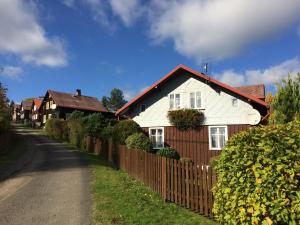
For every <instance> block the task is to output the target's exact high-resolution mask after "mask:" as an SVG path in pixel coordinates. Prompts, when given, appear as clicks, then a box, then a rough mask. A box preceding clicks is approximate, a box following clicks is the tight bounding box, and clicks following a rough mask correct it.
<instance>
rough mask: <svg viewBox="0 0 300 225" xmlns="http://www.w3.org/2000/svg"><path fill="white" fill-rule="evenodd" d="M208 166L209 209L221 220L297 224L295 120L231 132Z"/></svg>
mask: <svg viewBox="0 0 300 225" xmlns="http://www.w3.org/2000/svg"><path fill="white" fill-rule="evenodd" d="M213 166H214V169H215V170H216V172H217V174H218V181H217V184H216V186H215V187H214V188H213V192H214V199H215V200H214V207H213V212H214V214H215V215H216V219H217V220H218V221H219V222H220V223H221V224H269V225H270V224H272V223H273V224H299V223H300V188H299V187H300V186H299V184H300V122H299V121H294V122H290V123H288V124H285V125H272V126H271V125H270V126H265V127H256V128H252V129H249V130H248V131H245V132H242V133H239V134H237V135H235V136H234V137H232V138H231V139H230V140H229V141H228V143H227V145H226V147H225V148H224V149H223V150H222V153H221V155H220V156H219V157H218V158H217V159H215V160H214V161H213Z"/></svg>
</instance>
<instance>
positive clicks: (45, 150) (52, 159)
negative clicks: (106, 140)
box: [0, 129, 92, 225]
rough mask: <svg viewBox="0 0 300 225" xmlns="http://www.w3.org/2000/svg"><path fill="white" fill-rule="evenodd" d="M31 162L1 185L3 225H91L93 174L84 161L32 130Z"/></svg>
mask: <svg viewBox="0 0 300 225" xmlns="http://www.w3.org/2000/svg"><path fill="white" fill-rule="evenodd" d="M19 132H20V133H21V134H22V135H26V140H27V141H29V143H30V148H33V149H34V150H35V154H34V156H33V159H32V161H31V162H30V163H29V164H28V165H26V167H25V168H24V169H23V170H22V171H20V172H18V173H17V174H16V175H15V176H13V177H11V178H9V179H7V180H6V181H4V182H1V183H0V215H1V216H0V225H9V224H14V225H17V224H26V225H35V224H39V225H44V224H55V225H58V224H62V225H76V224H83V225H88V224H90V213H91V204H92V202H91V194H90V191H89V181H90V172H89V169H88V167H87V164H86V162H85V161H84V159H82V158H80V156H79V155H78V154H76V152H72V151H71V150H69V149H68V148H67V147H66V146H65V145H63V144H60V143H57V142H55V141H52V140H49V139H48V138H46V137H44V136H42V135H39V134H38V133H34V132H32V131H30V130H27V129H24V130H19Z"/></svg>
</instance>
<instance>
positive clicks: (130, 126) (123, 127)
mask: <svg viewBox="0 0 300 225" xmlns="http://www.w3.org/2000/svg"><path fill="white" fill-rule="evenodd" d="M141 132H143V130H142V128H141V127H140V126H139V125H138V124H137V123H136V122H134V121H133V120H122V121H120V122H118V123H117V124H116V125H115V126H114V128H113V133H112V136H113V139H114V141H116V142H118V143H120V144H125V141H126V139H127V138H128V137H129V136H130V135H132V134H134V133H141Z"/></svg>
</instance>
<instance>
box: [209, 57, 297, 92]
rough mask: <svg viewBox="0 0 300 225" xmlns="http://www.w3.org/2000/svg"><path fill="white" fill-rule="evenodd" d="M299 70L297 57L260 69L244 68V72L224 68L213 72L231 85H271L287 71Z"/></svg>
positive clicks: (283, 76)
mask: <svg viewBox="0 0 300 225" xmlns="http://www.w3.org/2000/svg"><path fill="white" fill-rule="evenodd" d="M299 72H300V60H299V59H297V58H294V59H290V60H287V61H285V62H282V63H280V64H279V65H275V66H271V67H269V68H266V69H261V70H246V71H245V72H244V73H238V72H235V71H234V70H226V71H224V72H223V73H220V74H214V77H216V79H218V80H220V81H222V82H224V83H226V84H229V85H231V86H241V85H251V84H261V83H263V84H266V85H272V84H275V83H278V82H281V81H282V79H283V78H285V77H287V75H288V74H289V73H291V74H296V73H299Z"/></svg>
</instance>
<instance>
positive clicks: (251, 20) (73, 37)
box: [0, 0, 300, 102]
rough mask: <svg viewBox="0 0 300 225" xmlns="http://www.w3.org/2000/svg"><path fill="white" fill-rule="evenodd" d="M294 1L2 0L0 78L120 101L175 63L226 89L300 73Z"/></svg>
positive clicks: (21, 88)
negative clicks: (205, 68) (113, 95)
mask: <svg viewBox="0 0 300 225" xmlns="http://www.w3.org/2000/svg"><path fill="white" fill-rule="evenodd" d="M299 11H300V1H299V0H274V1H272V3H270V1H260V0H245V1H239V0H226V1H224V0H213V1H212V0H210V1H209V0H164V1H158V0H149V1H142V0H110V1H104V0H61V1H59V0H52V1H42V0H40V1H39V0H26V1H25V0H0V27H1V30H0V66H1V68H3V69H2V72H1V74H0V82H2V83H4V84H5V85H6V86H7V87H8V89H9V93H8V94H9V98H10V99H13V100H15V101H16V102H20V101H21V100H22V99H23V98H26V97H33V96H42V95H44V94H45V92H46V90H47V89H54V90H58V91H65V92H71V93H72V92H74V90H75V89H77V88H81V89H82V93H83V94H85V95H90V96H96V97H98V98H101V97H102V96H103V95H109V92H110V90H111V89H112V88H114V87H117V88H120V89H122V90H123V91H124V94H125V97H126V98H127V99H130V98H132V97H133V96H134V95H136V94H137V93H139V92H140V91H141V90H143V89H145V88H146V87H147V86H149V85H151V84H152V83H153V82H155V81H156V80H158V79H159V78H161V77H162V76H163V75H165V74H166V73H168V72H169V71H170V70H172V69H173V68H174V67H175V66H177V65H178V64H185V65H187V66H189V67H191V68H193V69H195V70H198V71H202V64H203V63H206V62H208V63H209V75H210V76H213V77H214V78H217V79H220V80H221V81H223V82H225V83H228V84H230V85H233V86H238V85H250V84H257V83H265V84H266V85H267V90H271V91H273V92H274V84H275V83H276V82H279V81H280V80H281V79H282V78H284V77H286V75H287V73H289V72H291V73H296V72H300V14H299Z"/></svg>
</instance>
